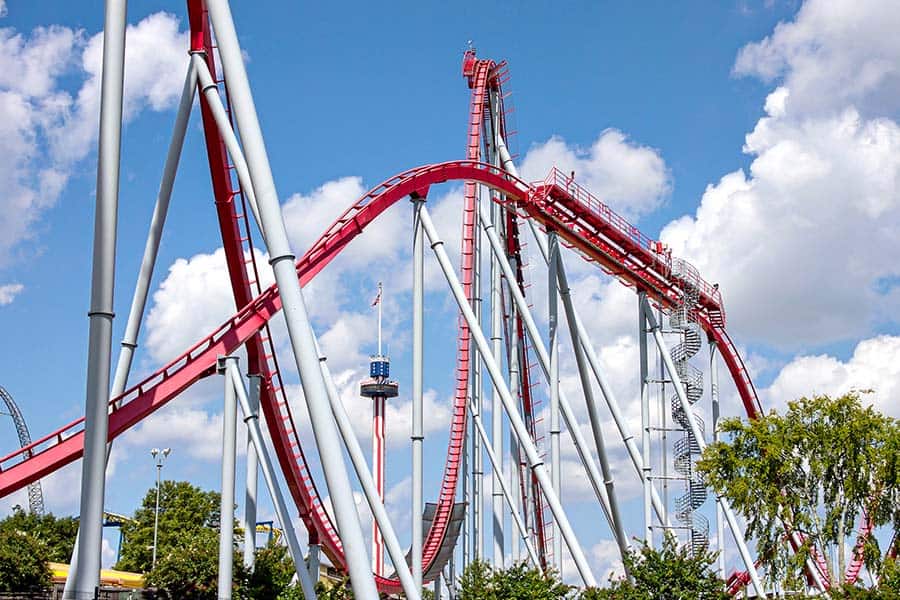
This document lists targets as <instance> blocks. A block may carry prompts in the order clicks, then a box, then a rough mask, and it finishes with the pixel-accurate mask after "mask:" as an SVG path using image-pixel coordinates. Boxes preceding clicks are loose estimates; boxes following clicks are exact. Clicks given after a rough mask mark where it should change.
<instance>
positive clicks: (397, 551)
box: [316, 344, 422, 600]
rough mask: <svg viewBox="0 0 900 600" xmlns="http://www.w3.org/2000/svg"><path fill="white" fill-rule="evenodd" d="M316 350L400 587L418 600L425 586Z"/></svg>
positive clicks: (331, 402)
mask: <svg viewBox="0 0 900 600" xmlns="http://www.w3.org/2000/svg"><path fill="white" fill-rule="evenodd" d="M316 351H317V352H318V354H319V365H320V368H321V370H322V377H323V378H324V379H325V385H326V387H327V388H328V401H329V403H330V404H331V411H332V413H333V414H334V420H335V422H336V423H337V426H338V430H339V431H340V433H341V438H342V439H343V441H344V447H345V448H347V454H348V455H349V456H350V462H351V463H353V468H354V470H355V471H356V476H357V478H358V479H359V483H360V485H361V486H362V489H363V494H364V495H365V497H366V502H367V503H368V505H369V509H370V510H371V511H372V517H373V518H374V519H375V523H377V524H378V529H379V530H380V531H381V537H382V539H383V541H384V547H385V549H386V550H387V553H388V556H389V557H390V558H391V562H392V563H393V565H394V570H395V571H396V572H397V578H398V579H399V580H400V585H401V586H402V587H403V593H404V595H405V596H406V597H407V598H409V599H410V600H418V599H419V597H420V596H421V593H422V585H421V584H419V585H418V587H416V583H415V581H414V580H413V576H412V573H411V572H410V567H409V566H407V564H406V556H404V554H403V548H402V547H401V546H400V540H399V539H397V533H396V532H395V531H394V527H393V525H391V519H390V517H389V516H388V513H387V509H385V507H384V502H383V501H382V499H381V495H380V494H379V493H378V487H377V486H376V485H375V478H374V477H373V476H372V472H371V471H370V470H369V467H368V465H367V464H366V457H365V454H363V451H362V447H361V446H360V445H359V440H358V439H357V438H356V434H355V433H354V432H353V425H352V424H351V423H350V417H349V416H347V410H346V409H345V408H344V403H343V402H341V396H340V394H339V393H338V391H337V388H336V387H335V385H334V380H333V379H332V377H331V370H330V369H329V368H328V362H327V359H326V357H325V355H323V354H322V351H321V349H320V348H318V344H317V346H316ZM420 514H421V513H420ZM420 531H421V527H420ZM419 554H420V558H419V560H420V561H421V552H420V553H419Z"/></svg>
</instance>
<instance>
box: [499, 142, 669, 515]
mask: <svg viewBox="0 0 900 600" xmlns="http://www.w3.org/2000/svg"><path fill="white" fill-rule="evenodd" d="M497 150H498V152H499V153H500V158H501V162H502V164H503V168H504V169H505V170H506V171H507V172H509V173H510V174H512V175H514V176H516V177H518V176H519V172H518V170H517V169H516V166H515V164H514V163H513V161H512V157H511V156H510V154H509V150H508V149H507V148H506V144H505V143H504V141H503V138H502V137H498V138H497ZM528 226H529V228H530V229H531V233H532V235H533V236H534V239H535V241H536V242H537V245H538V249H539V250H540V252H541V256H542V257H543V258H544V262H546V263H547V264H548V266H549V253H548V250H547V236H546V235H544V233H543V232H542V231H540V230H539V229H538V228H537V227H535V224H534V222H533V221H530V220H529V221H528ZM575 321H576V323H577V326H578V327H577V329H578V340H579V342H580V343H581V345H582V347H583V348H584V350H585V352H586V353H587V358H588V362H589V363H590V365H591V370H592V371H593V372H594V377H595V378H596V379H597V383H598V384H599V385H600V391H602V392H603V398H604V400H606V404H607V406H608V407H609V411H610V413H611V414H612V417H613V420H614V421H615V423H616V427H617V428H618V430H619V433H620V435H621V436H622V440H623V442H624V443H625V448H626V449H627V450H628V454H629V456H631V461H632V463H633V464H634V468H635V471H636V472H637V474H638V477H640V478H641V479H642V480H643V477H644V466H643V461H642V459H641V455H640V450H638V447H637V443H636V442H635V440H634V436H633V435H632V434H631V433H630V431H629V429H628V426H627V424H626V421H625V418H624V417H623V416H622V411H621V409H620V408H619V403H618V401H617V400H616V397H615V394H614V393H613V390H612V387H611V386H610V385H609V383H608V382H607V381H606V377H605V375H604V373H603V370H602V369H601V368H600V363H599V361H598V360H597V357H596V354H595V352H594V348H593V345H592V344H591V341H590V337H589V336H588V334H587V330H586V329H585V328H584V326H583V325H582V324H581V318H580V317H579V316H578V311H577V310H576V311H575ZM563 406H564V403H563ZM564 416H565V414H564ZM650 491H651V494H652V498H653V507H654V510H655V511H656V515H657V518H658V519H659V520H660V522H662V523H666V524H668V522H669V521H668V517H667V515H666V509H665V504H663V502H662V500H661V499H660V497H659V494H657V492H656V488H655V486H653V485H652V484H651V486H650Z"/></svg>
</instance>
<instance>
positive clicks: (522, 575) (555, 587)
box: [459, 561, 573, 600]
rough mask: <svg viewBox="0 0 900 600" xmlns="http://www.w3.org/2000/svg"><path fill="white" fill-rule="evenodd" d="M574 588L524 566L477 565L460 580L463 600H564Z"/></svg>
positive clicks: (468, 567) (557, 578)
mask: <svg viewBox="0 0 900 600" xmlns="http://www.w3.org/2000/svg"><path fill="white" fill-rule="evenodd" d="M572 590H573V588H572V587H570V586H568V585H565V584H564V583H562V581H560V579H559V576H558V575H557V573H556V572H555V571H552V570H551V571H547V572H544V571H541V570H539V569H533V568H529V567H528V566H527V565H526V564H525V563H524V562H523V563H518V564H516V565H513V566H511V567H509V568H508V569H496V568H494V567H492V566H491V565H489V564H488V563H486V562H484V561H473V562H472V563H470V564H469V566H467V567H466V569H465V571H463V574H462V577H461V578H460V594H459V597H460V600H503V599H506V598H517V599H520V600H561V599H563V598H567V597H568V596H569V594H570V592H572Z"/></svg>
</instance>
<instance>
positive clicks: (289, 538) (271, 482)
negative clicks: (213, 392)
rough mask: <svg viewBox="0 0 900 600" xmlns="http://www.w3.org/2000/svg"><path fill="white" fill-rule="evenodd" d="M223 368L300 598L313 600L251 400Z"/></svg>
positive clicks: (236, 376) (237, 375)
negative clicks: (300, 589) (271, 508)
mask: <svg viewBox="0 0 900 600" xmlns="http://www.w3.org/2000/svg"><path fill="white" fill-rule="evenodd" d="M226 367H228V372H229V373H230V374H231V382H232V385H234V390H235V392H236V393H237V399H238V402H240V405H241V411H242V412H243V413H244V423H246V424H247V429H248V431H249V432H250V439H251V440H252V441H253V446H254V447H255V448H256V454H257V456H258V457H259V467H260V470H261V471H262V474H263V479H264V480H265V482H266V488H267V489H268V490H269V497H270V498H271V499H272V504H274V505H275V516H276V518H277V519H278V524H279V525H281V529H282V531H283V532H284V539H285V541H286V542H287V547H288V551H290V553H291V559H292V560H293V562H294V569H296V571H297V577H298V578H299V580H300V587H301V588H302V590H303V597H304V599H305V600H315V598H316V592H315V588H314V587H313V583H312V581H311V580H310V578H309V572H308V571H307V570H306V563H305V562H304V560H303V550H302V549H301V548H300V542H299V541H298V540H297V533H296V532H295V531H294V524H293V522H292V521H291V513H290V512H289V511H288V507H287V503H286V502H285V501H284V495H282V493H281V488H280V487H279V486H278V478H277V476H276V471H275V467H274V465H273V463H272V459H271V457H270V456H269V450H268V448H266V446H265V441H264V440H263V435H262V429H261V428H260V426H259V419H258V418H257V419H254V418H251V417H250V415H251V414H253V413H252V411H251V410H250V400H249V398H248V394H247V390H246V388H245V387H244V380H243V378H242V376H241V372H240V370H239V369H238V368H237V365H232V364H231V363H229V364H228V365H226Z"/></svg>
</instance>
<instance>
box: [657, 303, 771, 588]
mask: <svg viewBox="0 0 900 600" xmlns="http://www.w3.org/2000/svg"><path fill="white" fill-rule="evenodd" d="M641 300H642V305H641V306H642V311H643V314H644V318H645V319H646V320H647V321H648V322H649V324H650V330H651V331H652V332H653V338H654V339H655V340H656V346H657V348H658V349H659V353H660V354H661V355H662V359H663V364H665V366H666V371H667V372H668V373H669V377H670V378H671V380H672V386H673V387H674V388H675V393H676V394H677V395H678V400H679V401H680V402H681V408H682V409H683V410H684V414H685V416H686V418H687V422H688V425H690V428H691V433H692V434H693V435H694V438H695V439H696V441H697V444H698V445H699V446H700V451H701V452H703V450H704V449H705V448H706V440H704V439H703V432H702V431H701V430H700V426H699V424H698V423H697V418H696V416H695V415H694V412H693V411H692V410H691V404H690V402H689V401H688V397H687V392H686V391H685V389H684V384H682V382H681V379H680V378H679V377H678V370H677V369H676V368H675V363H674V361H673V360H672V357H671V355H670V354H669V349H668V348H667V347H666V342H665V340H664V339H663V336H662V331H661V329H660V326H659V323H658V322H657V320H656V317H654V316H653V308H652V307H651V306H650V303H649V302H648V301H647V297H646V296H643V297H642V299H641ZM716 500H717V502H718V503H719V505H720V506H721V507H722V512H723V513H725V520H726V521H728V527H729V528H730V529H731V533H732V535H733V536H734V541H735V542H736V543H737V547H738V551H739V552H740V554H741V559H742V560H743V561H744V566H745V567H746V568H747V572H748V573H750V580H751V581H752V582H753V588H754V590H755V591H756V595H757V596H758V597H760V598H764V597H765V588H764V587H763V584H762V581H761V580H760V578H759V574H758V573H757V572H756V565H755V564H754V563H753V557H752V556H750V550H749V549H748V548H747V542H746V541H745V540H744V535H743V533H741V530H740V528H739V526H738V522H737V517H736V516H735V514H734V511H732V510H731V504H730V503H729V502H728V500H727V499H726V498H723V497H721V496H718V495H716Z"/></svg>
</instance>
